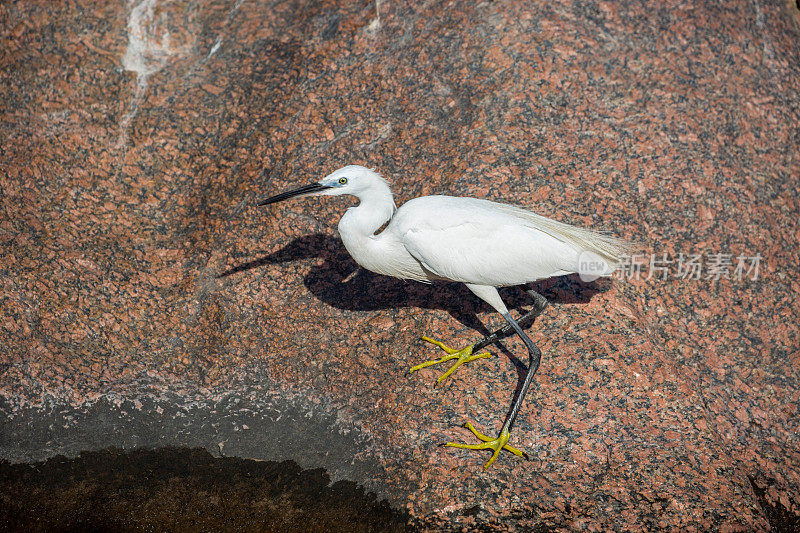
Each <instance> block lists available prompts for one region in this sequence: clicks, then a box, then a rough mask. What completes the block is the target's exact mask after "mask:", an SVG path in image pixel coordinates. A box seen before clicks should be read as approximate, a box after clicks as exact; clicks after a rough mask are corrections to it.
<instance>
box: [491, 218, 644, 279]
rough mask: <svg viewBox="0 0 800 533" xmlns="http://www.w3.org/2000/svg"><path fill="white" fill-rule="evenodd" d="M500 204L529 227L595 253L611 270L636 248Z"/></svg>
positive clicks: (629, 243) (616, 239)
mask: <svg viewBox="0 0 800 533" xmlns="http://www.w3.org/2000/svg"><path fill="white" fill-rule="evenodd" d="M502 205H503V208H504V209H505V210H506V211H507V212H509V214H512V215H514V216H516V217H518V218H520V219H523V220H524V221H525V222H526V223H527V224H528V225H529V226H530V227H532V228H535V229H538V230H539V231H543V232H544V233H547V234H548V235H550V236H551V237H554V238H556V239H558V240H560V241H562V242H565V243H567V244H570V245H572V246H574V247H575V248H577V249H578V250H580V251H581V252H591V253H592V254H596V255H597V256H599V258H601V259H602V260H603V261H605V262H606V263H607V264H608V265H609V267H610V269H611V270H612V271H613V270H614V269H616V268H617V267H619V265H620V264H621V263H622V261H623V260H624V258H625V257H626V256H628V255H630V254H631V253H632V252H633V251H634V250H635V249H636V248H637V246H636V244H635V243H632V242H629V241H625V240H623V239H619V238H617V237H613V236H611V235H608V234H606V233H603V232H600V231H596V230H592V229H586V228H581V227H578V226H573V225H571V224H565V223H564V222H558V221H557V220H553V219H550V218H547V217H544V216H542V215H538V214H536V213H533V212H531V211H528V210H527V209H523V208H521V207H516V206H513V205H507V204H502Z"/></svg>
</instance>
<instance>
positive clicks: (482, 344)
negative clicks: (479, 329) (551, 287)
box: [472, 290, 547, 352]
mask: <svg viewBox="0 0 800 533" xmlns="http://www.w3.org/2000/svg"><path fill="white" fill-rule="evenodd" d="M525 292H527V293H528V294H529V295H530V296H531V298H533V309H531V310H530V311H528V312H527V313H526V314H525V315H524V316H522V317H521V318H520V319H519V321H518V322H517V324H518V325H519V328H520V329H525V328H527V327H528V326H530V325H531V323H533V320H534V319H535V318H536V317H537V316H539V315H541V314H542V311H544V310H545V308H546V307H547V298H545V297H544V296H542V295H541V294H539V293H538V292H536V291H534V290H526V291H525ZM506 321H508V319H506ZM514 333H517V334H519V332H518V331H517V330H515V329H514V326H512V325H511V323H510V322H509V323H508V324H506V325H505V326H503V327H502V328H500V329H498V330H497V331H495V332H494V333H492V334H491V335H487V336H486V337H484V338H482V339H481V340H479V341H478V342H477V343H476V344H475V345H474V346H473V347H472V351H473V352H478V351H479V350H482V349H483V348H486V347H487V346H489V345H490V344H494V343H495V342H497V341H499V340H501V339H505V338H506V337H510V336H511V335H513V334H514Z"/></svg>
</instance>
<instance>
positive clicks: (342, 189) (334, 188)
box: [258, 165, 388, 205]
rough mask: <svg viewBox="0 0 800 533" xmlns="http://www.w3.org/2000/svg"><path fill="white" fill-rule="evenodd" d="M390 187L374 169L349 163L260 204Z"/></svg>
mask: <svg viewBox="0 0 800 533" xmlns="http://www.w3.org/2000/svg"><path fill="white" fill-rule="evenodd" d="M375 188H385V189H388V186H387V183H386V180H384V179H383V178H382V177H381V175H380V174H378V173H377V172H375V171H374V170H370V169H368V168H366V167H362V166H358V165H348V166H346V167H342V168H340V169H339V170H337V171H335V172H332V173H330V174H328V175H327V176H325V177H324V178H322V179H321V180H319V181H318V182H316V183H311V184H309V185H306V186H304V187H300V188H299V189H294V190H292V191H287V192H284V193H281V194H277V195H275V196H272V197H270V198H267V199H266V200H263V201H261V202H260V203H259V204H258V205H268V204H274V203H275V202H280V201H282V200H287V199H289V198H295V197H298V198H302V197H304V196H320V195H324V196H339V195H342V194H351V195H353V196H359V197H361V196H362V195H363V194H365V193H367V192H368V191H370V190H371V189H375Z"/></svg>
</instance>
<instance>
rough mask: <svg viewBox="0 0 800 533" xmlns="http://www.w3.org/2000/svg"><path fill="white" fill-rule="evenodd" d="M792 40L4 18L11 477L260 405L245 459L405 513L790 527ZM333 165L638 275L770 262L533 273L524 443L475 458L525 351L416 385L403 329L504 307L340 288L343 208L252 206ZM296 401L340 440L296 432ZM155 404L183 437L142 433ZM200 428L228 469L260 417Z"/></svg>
mask: <svg viewBox="0 0 800 533" xmlns="http://www.w3.org/2000/svg"><path fill="white" fill-rule="evenodd" d="M799 54H800V17H798V13H797V8H796V7H795V6H794V4H793V3H791V2H781V1H779V0H752V1H749V0H748V1H745V0H742V1H737V2H725V3H712V2H688V1H675V2H652V3H641V2H633V1H627V0H625V1H621V2H619V1H607V2H547V3H544V2H542V3H535V2H526V1H521V0H520V1H516V0H509V1H497V2H488V1H487V2H466V1H456V2H428V3H422V2H400V3H398V2H386V1H383V0H378V2H377V3H375V2H370V3H367V2H333V1H326V2H309V1H302V0H301V1H298V2H285V1H280V0H276V1H273V2H265V1H261V0H238V1H234V0H224V1H215V2H208V3H203V4H198V3H196V2H189V1H185V0H177V1H174V2H165V1H162V0H145V1H140V0H135V1H133V2H127V3H126V2H105V1H95V2H86V1H69V2H58V3H53V2H49V1H44V0H40V1H17V2H6V3H3V4H0V67H2V68H0V91H1V92H2V99H1V100H0V187H1V188H2V191H3V194H2V196H1V197H0V206H2V210H1V211H0V274H1V276H0V327H1V328H2V329H0V335H2V345H0V394H2V399H3V401H2V411H3V416H4V418H5V422H4V426H3V427H5V428H6V429H8V428H12V429H13V431H10V430H9V431H10V432H7V433H6V436H5V437H0V452H1V453H2V456H3V457H5V458H8V459H11V460H24V459H25V458H42V457H46V456H49V455H52V454H55V453H63V452H65V451H67V452H69V451H72V452H74V451H76V450H77V449H80V448H81V446H84V447H90V446H93V447H100V446H102V445H103V444H105V443H108V444H112V443H116V442H118V439H123V438H124V435H123V434H124V432H125V425H124V424H122V425H117V426H114V424H111V426H96V427H97V428H100V429H97V430H96V431H95V433H97V434H96V435H94V436H93V437H92V438H89V437H88V436H87V437H85V438H84V437H70V438H71V439H72V440H70V442H71V443H72V444H71V446H72V448H69V447H67V446H66V445H65V444H64V442H66V440H63V439H67V440H69V439H68V438H67V437H64V435H67V434H70V435H72V434H73V433H74V432H79V433H80V432H83V433H80V434H81V435H88V434H90V433H92V424H97V423H98V422H97V421H96V420H94V419H85V421H84V422H83V423H84V424H86V425H87V427H79V426H80V425H81V423H79V422H75V420H79V421H80V420H84V419H82V418H80V416H78V415H77V414H76V415H75V416H73V414H71V413H73V411H74V413H85V412H87V410H91V408H92V406H95V405H98V402H107V403H108V404H110V405H115V406H117V407H118V408H119V406H120V405H123V406H130V408H128V407H125V413H126V415H125V416H128V417H129V418H130V424H134V422H135V420H136V419H142V420H144V419H146V420H154V422H153V424H155V426H152V427H155V428H156V429H155V430H153V432H152V435H151V437H149V438H147V439H144V440H141V439H140V440H135V441H125V442H128V443H129V444H130V445H134V444H138V445H150V446H154V445H157V444H164V443H168V444H174V443H177V444H182V443H185V442H186V441H187V439H188V440H191V437H190V436H191V434H192V432H193V431H195V432H199V431H200V430H199V429H198V428H199V427H200V426H203V427H206V426H208V427H216V426H214V424H219V423H220V422H219V420H217V419H215V413H216V412H217V411H216V410H215V409H216V408H215V406H217V405H219V404H220V403H221V402H225V403H226V405H227V407H226V409H227V411H226V413H227V414H226V416H227V417H229V418H230V417H232V418H231V419H232V420H238V418H237V416H239V415H241V416H242V417H245V413H244V411H243V408H239V407H237V405H239V404H238V402H239V400H240V399H242V401H245V400H246V401H249V402H251V404H252V406H254V407H252V409H250V408H248V409H250V411H248V413H247V414H246V416H251V417H252V416H256V415H254V414H253V412H252V411H253V410H255V411H258V410H259V409H258V406H259V405H262V404H260V403H259V402H261V401H262V400H263V398H269V399H270V401H271V402H272V404H271V405H273V407H274V406H278V407H277V408H276V409H277V415H275V416H273V418H271V420H272V421H273V422H274V425H273V426H271V427H272V428H273V429H272V431H271V432H264V434H261V435H257V436H253V437H251V439H253V440H252V442H251V444H249V445H244V444H243V445H242V447H241V449H240V451H238V452H235V453H238V454H239V455H242V456H249V457H255V458H262V459H284V458H287V457H288V458H294V459H296V460H297V461H298V462H299V463H300V464H301V465H304V466H306V465H312V466H313V465H322V466H325V467H326V468H327V469H329V470H330V471H332V472H333V473H334V474H335V475H339V476H343V477H350V478H352V479H354V480H355V481H358V482H359V483H363V484H365V485H367V486H369V487H371V488H374V490H376V491H378V493H379V494H380V495H382V496H383V497H389V498H391V499H392V501H393V502H394V504H395V505H396V506H397V507H399V508H406V509H408V511H409V513H410V517H411V521H412V523H413V524H414V525H416V526H419V527H427V528H431V529H441V528H445V529H454V530H460V529H470V528H474V527H477V526H486V527H488V528H493V529H514V528H534V527H549V528H554V529H558V530H561V529H577V530H580V529H585V530H600V529H616V530H642V529H675V528H680V529H682V530H706V529H720V530H725V531H731V530H746V531H749V530H762V529H767V528H768V527H770V520H774V516H776V513H778V514H781V516H783V517H784V518H785V519H786V520H797V517H798V516H800V470H799V468H800V440H798V426H800V415H799V414H798V410H799V404H798V401H800V387H798V385H800V381H799V376H798V368H799V367H800V349H799V348H798V345H800V338H799V336H798V335H799V331H798V330H799V329H800V320H799V318H800V316H799V315H800V311H798V310H800V304H799V303H798V293H799V292H800V281H798V279H799V278H798V263H800V254H798V235H800V222H798V214H799V211H800V209H798V207H799V206H798V188H800V186H799V185H798V177H799V176H800V158H799V157H798V150H797V145H798V143H799V142H800V127H799V126H798V124H800V111H798V109H800V91H799V89H800V62H799V61H798V58H799V57H800V55H799ZM349 163H353V164H363V165H368V166H371V167H376V168H377V169H378V170H379V171H381V172H382V173H384V174H385V175H386V176H387V177H389V178H390V179H391V180H392V181H393V184H394V190H395V191H396V194H397V199H398V203H402V202H403V201H406V200H408V199H410V198H413V197H415V196H419V195H424V194H430V193H449V194H455V195H470V196H478V197H484V198H490V199H494V200H503V201H508V202H512V203H517V204H521V205H525V206H529V207H531V208H532V209H535V210H536V211H537V212H539V213H541V214H544V215H548V216H552V217H553V218H556V219H559V220H563V221H569V222H573V223H577V224H582V225H587V226H592V227H596V228H605V229H607V230H609V231H611V232H612V233H614V234H616V235H618V236H621V237H625V238H628V239H634V240H637V241H640V242H642V243H643V247H642V252H643V253H644V254H646V255H647V256H648V257H649V254H658V256H659V257H660V256H661V254H664V253H666V254H668V256H669V257H670V258H672V259H673V260H675V259H677V257H678V255H679V254H681V253H684V254H705V255H704V261H705V265H704V266H708V261H710V259H709V258H710V254H717V253H724V254H732V257H733V263H734V266H735V263H736V258H737V257H738V256H739V255H740V254H742V255H746V256H748V257H750V256H755V255H756V254H760V255H761V256H762V257H763V259H762V260H761V264H760V272H759V274H760V276H759V279H758V280H752V279H750V277H748V276H744V278H743V279H741V280H738V279H735V277H734V276H732V272H729V276H728V277H729V278H733V279H725V277H724V276H723V277H722V279H719V280H715V279H699V280H694V279H677V276H676V273H675V269H676V268H677V266H676V265H672V270H671V271H670V272H669V273H668V274H669V275H668V279H666V280H663V279H656V276H654V277H652V278H651V279H646V278H647V270H648V269H647V268H645V269H644V275H643V276H642V279H639V280H636V279H624V280H616V281H614V282H613V283H601V284H600V285H599V286H589V287H586V286H583V285H582V284H580V283H579V282H577V281H576V280H572V279H559V280H554V281H549V282H546V283H542V284H540V285H539V286H538V287H539V289H540V290H541V291H542V292H543V294H545V296H547V297H548V298H549V299H550V300H551V302H552V304H553V305H552V306H551V307H550V308H549V309H548V310H547V311H546V312H545V314H544V315H543V316H542V317H541V318H540V319H538V320H537V322H536V324H535V325H534V326H533V327H532V328H531V329H530V332H531V335H532V338H533V340H534V342H536V343H537V344H538V345H539V346H540V348H541V349H542V351H543V353H544V359H543V363H542V367H541V370H540V371H539V374H538V376H537V378H536V380H535V384H534V386H533V388H532V389H531V392H530V394H529V396H528V400H527V401H526V403H525V405H524V407H523V410H522V412H521V415H520V418H519V420H518V423H517V426H516V429H515V431H514V433H513V435H512V444H513V445H515V446H519V447H522V448H524V449H525V450H526V451H527V452H528V453H529V454H530V455H531V457H532V460H531V461H527V462H526V461H521V460H518V459H517V458H516V457H513V456H510V455H504V456H501V458H500V460H499V461H498V462H497V463H496V465H495V466H494V467H492V469H490V470H489V471H487V472H484V471H483V469H482V468H481V465H482V463H483V462H484V461H485V460H486V457H484V456H480V455H478V454H475V453H470V452H467V451H462V450H452V449H443V448H439V447H437V445H438V444H440V443H442V442H444V441H447V440H452V439H458V440H461V439H466V438H468V434H467V432H466V431H465V430H463V429H462V428H460V427H459V425H460V424H461V423H463V422H465V421H467V420H470V421H472V422H473V423H475V424H476V425H477V426H478V427H479V428H481V429H484V430H485V431H486V432H489V433H493V432H495V431H497V430H498V429H499V427H500V425H501V423H502V419H503V416H504V414H505V411H506V409H507V407H508V404H509V403H510V399H511V395H512V394H513V391H514V388H515V386H516V384H517V383H518V380H519V379H520V375H521V374H520V372H518V371H517V365H516V363H515V361H516V360H517V358H519V359H521V360H522V361H525V360H526V357H525V350H524V346H523V344H522V343H521V342H520V341H519V340H517V339H511V340H508V341H505V342H504V343H503V347H502V348H498V349H494V353H495V354H497V355H498V357H494V358H492V359H489V360H486V361H481V362H478V363H474V364H473V365H471V366H468V367H466V368H464V369H462V370H461V371H459V372H458V373H457V374H456V376H455V378H454V379H452V380H451V381H450V382H449V383H447V384H446V385H445V386H443V387H440V388H438V389H433V388H432V387H431V384H432V382H433V380H434V379H435V377H436V376H437V375H438V374H437V371H435V370H425V371H422V372H419V373H417V374H414V375H409V374H408V373H407V369H408V367H409V366H410V365H412V364H415V363H417V362H420V361H422V360H424V359H427V358H431V357H433V356H437V355H438V354H437V353H436V351H435V349H434V348H432V347H431V346H428V345H425V344H423V343H422V342H420V341H419V335H421V334H423V333H424V334H428V335H432V336H437V337H439V338H441V339H443V340H444V341H445V342H447V343H450V344H453V345H463V344H465V343H467V342H470V341H473V340H476V339H477V338H478V337H479V336H480V335H482V333H483V332H484V330H482V329H480V327H479V326H478V323H477V322H476V321H475V315H476V314H477V318H478V319H479V320H480V321H481V322H482V323H483V324H486V325H499V324H500V318H499V317H498V316H496V315H495V314H493V313H492V312H490V309H488V308H487V307H485V306H483V305H481V304H480V303H479V302H478V301H477V300H476V299H475V298H474V297H473V296H472V295H471V294H470V293H469V292H468V291H467V290H466V289H464V288H463V287H460V286H457V285H453V286H450V285H445V286H434V287H429V286H424V285H420V284H413V283H407V282H401V281H397V280H393V279H389V278H382V277H379V276H376V275H372V274H369V273H367V272H364V271H361V270H357V267H356V265H355V264H354V263H353V261H352V260H351V259H349V257H348V256H347V254H346V252H345V250H344V248H343V247H342V245H341V243H340V241H339V240H338V238H337V237H336V231H335V227H336V222H337V220H338V217H339V216H340V215H341V213H342V212H343V210H344V209H345V208H346V207H347V206H348V205H350V204H351V203H352V201H351V200H350V199H346V198H338V199H332V200H327V201H320V200H297V201H293V202H289V203H286V204H279V205H277V206H271V208H269V209H258V208H256V207H254V205H255V203H256V202H257V200H258V199H260V198H262V197H264V196H267V195H270V194H273V193H275V192H279V191H281V190H284V189H286V188H290V187H294V186H297V185H302V184H305V183H307V182H308V181H310V180H313V179H316V178H318V177H320V176H322V175H324V174H327V173H328V172H330V171H332V170H334V169H336V168H338V167H339V166H342V165H344V164H349ZM732 269H733V267H731V270H732ZM703 277H705V273H704V276H703ZM506 295H507V296H508V297H509V301H510V302H511V303H512V304H514V305H515V307H516V308H519V307H520V306H522V307H524V306H526V305H528V303H527V301H526V300H525V298H524V295H523V294H521V293H520V294H517V293H515V292H514V291H513V290H512V291H509V292H507V293H506ZM263 401H266V400H263ZM287 405H292V406H294V407H293V408H294V409H296V410H299V412H301V413H307V416H308V417H309V419H311V418H313V417H314V416H323V415H324V417H327V418H325V420H326V422H325V423H324V424H322V423H321V424H318V425H317V426H314V425H310V426H308V427H303V426H297V428H299V429H297V428H296V429H294V430H292V431H293V432H289V433H284V432H283V431H282V430H281V428H282V426H281V425H280V424H281V423H280V419H281V410H282V409H284V408H285V406H287ZM163 406H172V407H175V406H178V407H177V408H176V410H175V412H174V413H173V411H170V410H169V409H166V411H165V407H163ZM192 406H195V407H196V406H202V408H203V409H205V411H204V413H205V414H204V417H205V418H204V419H203V421H202V423H200V422H199V421H198V419H197V418H193V416H194V415H193V414H192V413H193V411H192ZM281 406H283V407H281ZM237 409H238V411H237ZM159 410H161V412H159ZM54 412H58V413H61V414H60V415H59V416H61V418H60V419H59V420H61V422H59V424H60V426H59V427H58V428H56V429H57V430H58V432H60V433H59V435H61V437H59V438H58V439H56V438H55V437H53V435H54V434H55V432H56V429H53V426H52V425H51V426H49V427H47V426H46V425H45V424H44V422H43V421H44V420H45V419H47V417H48V416H50V415H52V413H54ZM165 412H166V413H167V414H168V415H169V416H172V417H173V419H172V420H173V421H174V420H177V418H175V417H180V420H182V421H183V422H181V424H184V426H182V427H184V429H183V430H181V431H183V433H181V431H178V430H177V429H175V432H174V436H172V437H165V436H164V435H165V434H161V433H159V431H158V429H157V428H158V427H160V426H158V424H164V427H166V422H165V421H164V420H161V419H159V418H158V417H159V416H162V417H163V416H167V414H164V413H165ZM170 413H172V414H170ZM175 413H177V414H175ZM237 413H238V414H237ZM320 413H321V414H320ZM257 414H258V413H257ZM258 416H260V414H258ZM305 416H306V415H302V414H301V415H298V416H297V417H296V418H297V419H298V420H300V419H302V418H303V417H305ZM76 417H77V418H76ZM71 420H72V422H70V421H71ZM245 425H246V424H245ZM39 426H41V427H39ZM62 426H63V427H62ZM112 426H113V427H115V428H117V430H118V431H120V432H121V433H120V435H123V436H122V437H120V436H119V435H115V434H113V433H111V432H109V433H106V431H107V429H106V428H107V427H112ZM26 427H29V428H38V429H36V431H38V433H36V434H37V435H39V438H38V439H30V440H26V439H24V438H23V436H24V435H31V434H32V433H30V432H28V433H26V431H28V430H26V429H25V428H26ZM170 427H172V426H170ZM226 427H227V426H226ZM233 428H235V429H233ZM31 431H33V430H32V429H31ZM215 431H217V434H215V435H212V436H208V437H207V439H208V442H207V443H206V444H207V445H208V447H210V449H216V447H219V450H223V448H224V442H227V440H226V439H228V438H231V435H233V432H238V433H237V434H239V433H243V432H247V431H249V432H250V433H253V432H254V429H253V428H250V427H249V426H248V427H240V425H237V422H235V421H234V422H231V425H230V427H229V428H228V429H219V430H215ZM286 431H289V430H286ZM70 432H72V433H70ZM315 432H316V433H315ZM326 432H329V433H331V434H333V433H335V434H336V436H335V437H329V435H328V433H326ZM228 433H230V434H228ZM198 434H199V433H198ZM287 435H289V436H288V437H287ZM342 435H344V436H345V437H346V438H345V437H342ZM348 435H349V436H348ZM215 437H216V438H218V440H214V438H215ZM351 437H352V439H351ZM203 438H206V437H203ZM237 438H238V437H237ZM341 438H344V439H345V440H344V441H341V442H340V443H339V444H337V445H336V446H337V448H336V449H337V450H338V451H337V452H336V453H334V454H332V455H330V456H329V455H328V451H326V443H328V442H333V440H335V439H340V440H341ZM59 439H62V440H59ZM81 439H83V440H81ZM219 439H222V440H219ZM275 439H277V440H275ZM281 439H284V440H281ZM347 439H351V440H352V442H350V440H347ZM272 441H274V442H279V444H278V445H274V446H273V447H272V448H270V445H269V442H272ZM252 443H261V444H259V445H254V444H252ZM309 443H313V445H312V444H309ZM262 445H263V446H262ZM260 446H261V447H260ZM288 449H290V450H291V452H290V453H289V452H286V453H284V454H283V455H281V453H282V451H281V450H284V451H285V450H288ZM287 453H288V456H287V455H286V454H287ZM331 453H332V452H331ZM354 464H358V465H361V466H358V467H357V468H356V467H352V465H354ZM348 465H350V466H348ZM773 526H774V523H773Z"/></svg>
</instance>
